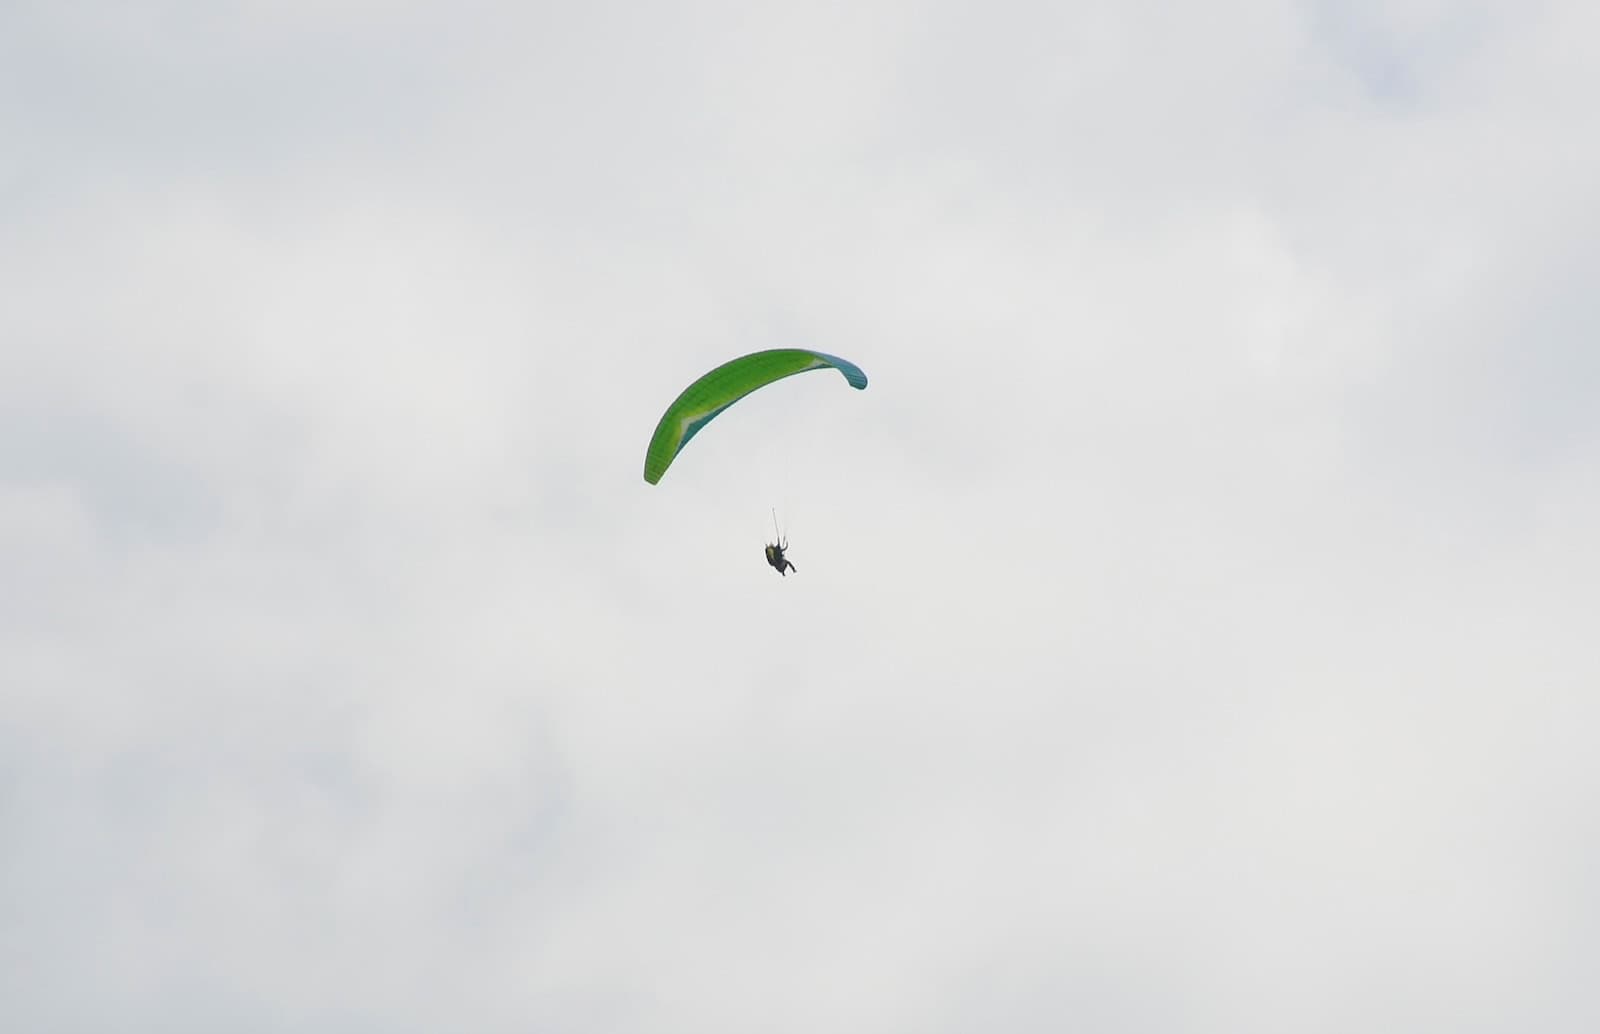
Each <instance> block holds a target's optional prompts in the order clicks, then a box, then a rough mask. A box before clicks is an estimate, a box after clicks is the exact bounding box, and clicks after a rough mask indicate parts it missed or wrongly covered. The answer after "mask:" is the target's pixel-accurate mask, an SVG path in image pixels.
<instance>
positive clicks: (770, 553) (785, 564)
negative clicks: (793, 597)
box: [767, 509, 795, 578]
mask: <svg viewBox="0 0 1600 1034" xmlns="http://www.w3.org/2000/svg"><path fill="white" fill-rule="evenodd" d="M772 534H773V537H775V538H776V539H777V540H778V541H776V542H771V543H768V544H767V563H769V564H771V565H772V567H773V570H775V571H777V572H778V573H779V574H781V575H783V576H784V577H785V578H787V577H789V571H793V570H794V569H795V566H794V564H793V563H791V562H790V561H789V560H788V559H786V558H785V557H784V555H783V551H784V550H786V549H788V548H789V543H787V542H785V541H784V538H783V533H782V532H780V531H778V511H777V510H776V509H774V510H773V511H772ZM785 568H788V570H785Z"/></svg>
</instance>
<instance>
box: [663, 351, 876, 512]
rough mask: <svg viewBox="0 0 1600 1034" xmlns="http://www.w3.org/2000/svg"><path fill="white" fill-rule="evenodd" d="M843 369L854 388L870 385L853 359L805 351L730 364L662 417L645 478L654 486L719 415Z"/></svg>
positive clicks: (689, 390)
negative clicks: (814, 374) (773, 388)
mask: <svg viewBox="0 0 1600 1034" xmlns="http://www.w3.org/2000/svg"><path fill="white" fill-rule="evenodd" d="M827 369H833V370H838V371H839V372H840V373H841V374H843V375H844V379H845V380H846V381H847V382H848V383H849V384H850V386H851V387H852V388H855V389H857V390H861V389H864V388H865V387H866V386H867V375H866V374H864V373H862V372H861V367H859V366H857V365H856V364H855V363H852V362H850V361H849V360H848V359H840V358H839V357H838V356H836V355H828V354H827V353H825V352H812V351H810V350H808V349H804V348H771V349H768V350H766V351H764V352H752V353H750V354H749V355H744V356H740V357H739V358H737V359H732V360H729V361H728V362H726V363H723V364H722V365H721V366H719V367H717V368H716V369H715V370H712V371H711V372H709V373H707V374H705V375H704V376H702V377H700V378H699V379H698V380H696V381H695V382H694V383H693V384H691V385H689V386H688V387H687V388H685V389H683V393H682V394H681V395H679V396H678V397H677V399H676V400H674V401H673V403H672V405H670V406H668V407H667V411H666V412H665V413H663V414H661V421H660V423H658V424H656V433H655V434H653V435H651V436H650V447H649V449H647V450H645V454H644V479H645V480H646V481H648V482H650V483H651V484H652V485H653V484H655V483H657V482H658V481H660V480H661V476H662V475H663V474H665V473H666V472H667V468H668V467H670V466H672V461H673V460H674V459H676V458H677V456H678V453H680V452H682V451H683V447H684V446H685V445H688V444H689V439H691V438H693V437H694V436H695V435H696V434H698V433H699V432H700V429H701V428H702V427H705V426H706V424H708V423H710V422H711V421H712V420H713V419H715V417H716V416H717V414H718V413H721V412H722V411H723V410H724V409H727V408H728V407H729V406H731V405H733V404H734V403H735V402H738V401H739V400H740V399H742V398H744V397H745V396H746V395H748V394H750V393H751V392H752V391H755V390H756V389H758V388H764V387H766V386H767V385H769V384H771V383H772V382H773V381H780V380H782V379H783V378H785V377H791V376H793V375H795V374H797V373H805V372H806V371H807V370H827Z"/></svg>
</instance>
